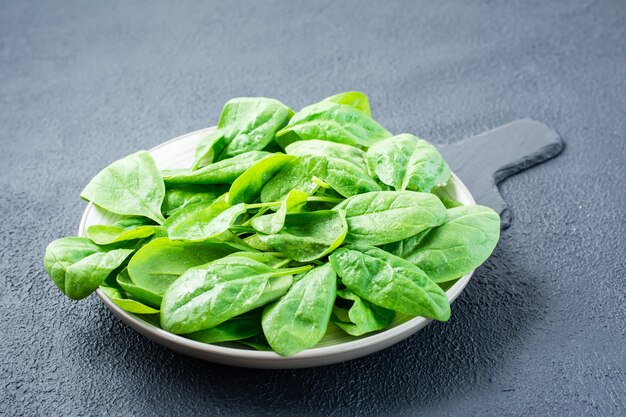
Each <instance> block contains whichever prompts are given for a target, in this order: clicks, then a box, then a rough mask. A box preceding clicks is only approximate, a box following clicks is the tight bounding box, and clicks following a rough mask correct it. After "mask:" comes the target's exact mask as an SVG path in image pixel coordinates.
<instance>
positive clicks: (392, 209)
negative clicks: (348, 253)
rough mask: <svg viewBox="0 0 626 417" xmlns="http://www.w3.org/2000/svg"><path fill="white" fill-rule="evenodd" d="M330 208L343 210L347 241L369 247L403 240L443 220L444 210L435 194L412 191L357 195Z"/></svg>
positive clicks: (444, 216) (444, 217)
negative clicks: (346, 227) (346, 224)
mask: <svg viewBox="0 0 626 417" xmlns="http://www.w3.org/2000/svg"><path fill="white" fill-rule="evenodd" d="M333 210H345V212H346V221H347V223H348V235H347V236H346V242H350V243H358V244H365V245H372V246H377V245H383V244H385V243H391V242H395V241H398V240H402V239H406V238H407V237H410V236H413V235H416V234H418V233H419V232H421V231H423V230H425V229H428V228H430V227H434V226H438V225H439V224H441V223H443V222H444V221H445V219H446V209H445V207H444V206H443V204H442V203H441V201H439V199H438V198H437V197H435V196H434V195H432V194H429V193H418V192H414V191H380V192H371V193H365V194H359V195H355V196H353V197H350V198H348V199H347V200H345V201H343V202H342V203H340V204H339V205H337V206H336V207H335V208H334V209H333Z"/></svg>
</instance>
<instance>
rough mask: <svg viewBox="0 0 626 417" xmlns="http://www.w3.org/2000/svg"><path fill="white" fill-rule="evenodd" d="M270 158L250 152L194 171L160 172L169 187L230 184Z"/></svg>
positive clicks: (267, 153) (267, 155) (263, 154)
mask: <svg viewBox="0 0 626 417" xmlns="http://www.w3.org/2000/svg"><path fill="white" fill-rule="evenodd" d="M270 156H272V154H271V153H270V152H263V151H252V152H246V153H244V154H241V155H237V156H235V157H233V158H229V159H225V160H223V161H219V162H216V163H214V164H211V165H208V166H205V167H203V168H200V169H198V170H196V171H191V170H189V169H177V170H166V171H162V172H161V174H162V175H163V180H164V181H165V183H166V184H167V185H168V186H170V185H187V184H232V182H233V181H235V180H236V179H237V177H239V176H240V175H241V174H243V173H244V172H245V171H246V170H247V169H248V168H250V167H251V166H253V165H254V164H256V163H257V162H259V161H260V160H262V159H265V158H267V157H270Z"/></svg>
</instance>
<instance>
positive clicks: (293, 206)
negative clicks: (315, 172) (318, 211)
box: [250, 190, 308, 235]
mask: <svg viewBox="0 0 626 417" xmlns="http://www.w3.org/2000/svg"><path fill="white" fill-rule="evenodd" d="M307 198H308V196H307V195H306V193H305V192H304V191H300V190H291V191H289V193H288V194H287V196H286V197H285V199H284V200H283V201H282V204H281V205H280V208H279V209H278V211H276V213H273V214H266V215H264V216H260V217H256V218H254V219H252V221H251V222H250V225H251V226H252V227H253V228H254V229H255V230H257V231H259V232H261V233H264V234H268V235H269V234H275V233H278V232H279V231H280V229H282V228H283V225H284V224H285V218H286V216H287V214H288V213H295V212H298V211H301V210H302V208H303V207H304V205H305V204H306V202H307Z"/></svg>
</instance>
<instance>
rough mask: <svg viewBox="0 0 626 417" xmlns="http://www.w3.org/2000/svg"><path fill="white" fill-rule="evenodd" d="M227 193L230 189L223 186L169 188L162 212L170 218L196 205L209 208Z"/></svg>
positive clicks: (166, 191)
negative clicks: (208, 206)
mask: <svg viewBox="0 0 626 417" xmlns="http://www.w3.org/2000/svg"><path fill="white" fill-rule="evenodd" d="M227 191H228V188H226V187H224V186H221V185H214V186H193V185H188V186H180V187H172V188H169V187H168V188H167V189H166V190H165V198H164V199H163V204H162V205H161V211H162V212H163V214H164V215H165V216H167V217H169V216H172V215H174V214H176V213H177V212H178V211H180V210H182V209H184V208H186V207H189V206H193V205H195V204H203V205H204V206H207V205H209V204H211V203H212V202H213V201H215V200H216V199H217V198H218V197H219V196H221V195H223V194H225V193H226V192H227Z"/></svg>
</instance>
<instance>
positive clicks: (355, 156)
mask: <svg viewBox="0 0 626 417" xmlns="http://www.w3.org/2000/svg"><path fill="white" fill-rule="evenodd" d="M285 152H287V154H289V155H294V156H307V155H314V156H323V157H326V158H339V159H343V160H345V161H347V162H351V163H353V164H354V165H356V166H358V167H359V168H361V169H362V170H363V171H365V170H366V169H367V165H366V164H365V152H363V151H362V150H361V149H359V148H357V147H355V146H350V145H344V144H343V143H336V142H328V141H325V140H317V139H311V140H301V141H298V142H294V143H292V144H291V145H289V146H287V147H286V148H285Z"/></svg>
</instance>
